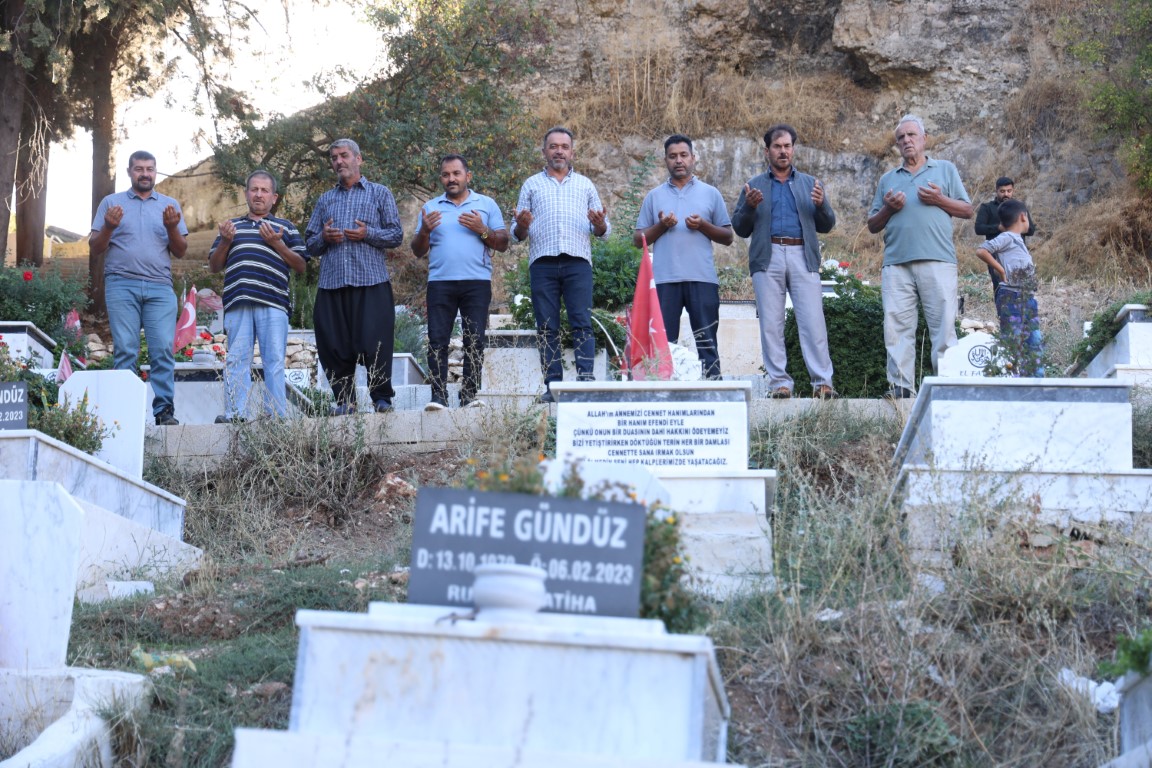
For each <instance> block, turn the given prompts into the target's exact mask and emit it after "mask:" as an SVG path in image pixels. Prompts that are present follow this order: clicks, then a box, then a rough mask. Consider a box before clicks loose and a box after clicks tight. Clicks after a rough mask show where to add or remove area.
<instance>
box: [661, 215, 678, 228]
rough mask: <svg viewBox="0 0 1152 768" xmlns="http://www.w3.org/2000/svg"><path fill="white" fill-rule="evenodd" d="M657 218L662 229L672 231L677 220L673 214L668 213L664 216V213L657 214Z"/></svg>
mask: <svg viewBox="0 0 1152 768" xmlns="http://www.w3.org/2000/svg"><path fill="white" fill-rule="evenodd" d="M657 218H658V219H660V225H661V226H662V227H664V229H673V228H675V226H676V222H677V219H676V214H674V213H669V214H668V215H667V216H665V215H664V211H660V213H659V214H657Z"/></svg>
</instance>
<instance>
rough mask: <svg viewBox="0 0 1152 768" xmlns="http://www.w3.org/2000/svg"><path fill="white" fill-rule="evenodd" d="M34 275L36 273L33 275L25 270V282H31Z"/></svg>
mask: <svg viewBox="0 0 1152 768" xmlns="http://www.w3.org/2000/svg"><path fill="white" fill-rule="evenodd" d="M33 277H35V275H33V274H32V273H31V272H25V273H24V282H26V283H27V282H29V281H30V280H31V279H32V278H33Z"/></svg>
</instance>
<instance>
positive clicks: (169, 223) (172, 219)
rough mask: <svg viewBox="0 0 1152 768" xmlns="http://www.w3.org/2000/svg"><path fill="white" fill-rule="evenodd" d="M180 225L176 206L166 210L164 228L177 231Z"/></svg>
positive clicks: (106, 218)
mask: <svg viewBox="0 0 1152 768" xmlns="http://www.w3.org/2000/svg"><path fill="white" fill-rule="evenodd" d="M104 220H105V221H107V220H108V217H107V216H105V217H104ZM179 223H180V211H178V210H176V206H174V205H170V206H168V207H167V208H165V209H164V228H165V229H175V228H176V225H178V224H179Z"/></svg>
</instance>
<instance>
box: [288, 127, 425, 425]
mask: <svg viewBox="0 0 1152 768" xmlns="http://www.w3.org/2000/svg"><path fill="white" fill-rule="evenodd" d="M328 159H329V162H330V163H331V165H332V170H333V171H335V173H336V176H337V177H338V178H339V183H337V184H336V186H335V187H334V188H332V189H330V190H328V191H327V192H325V193H324V194H322V195H320V199H319V200H317V201H316V208H315V209H314V210H313V211H312V218H311V219H310V220H309V221H308V228H307V229H306V231H305V238H304V239H305V242H306V243H307V245H308V252H309V253H311V254H312V255H313V256H316V257H318V258H319V259H320V284H319V287H318V290H317V291H316V306H315V308H314V309H313V313H312V314H313V318H314V320H315V325H316V353H317V354H318V355H319V356H320V364H321V365H323V366H324V370H325V371H327V373H328V380H329V381H330V382H331V384H332V393H333V395H334V396H335V398H336V404H335V405H334V406H333V407H332V414H333V415H334V416H343V415H346V414H349V413H354V412H355V411H356V405H355V401H356V379H355V376H356V363H357V362H360V361H362V362H363V363H364V367H365V368H366V369H367V371H368V391H369V393H370V395H371V398H372V403H373V405H374V406H375V407H376V411H377V412H378V413H384V412H387V411H391V410H392V398H393V397H394V396H395V391H394V390H393V389H392V346H393V344H394V340H393V336H394V333H395V330H396V307H395V302H394V299H393V297H392V283H391V282H390V281H389V277H388V265H387V263H386V262H385V258H386V257H387V255H388V253H387V252H388V249H389V248H395V247H397V246H398V245H400V242H401V241H402V240H403V237H404V233H403V230H402V229H401V227H400V212H399V211H398V210H397V209H396V199H395V198H394V197H392V191H391V190H389V189H388V187H386V186H384V185H383V184H376V183H374V182H371V181H368V179H366V178H364V177H363V176H362V175H361V173H360V166H361V165H362V164H363V162H364V158H363V157H362V156H361V155H360V147H359V145H357V144H356V142H354V141H352V140H351V139H337V140H336V141H334V142H332V144H331V146H329V148H328Z"/></svg>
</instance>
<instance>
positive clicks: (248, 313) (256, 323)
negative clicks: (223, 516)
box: [208, 171, 309, 424]
mask: <svg viewBox="0 0 1152 768" xmlns="http://www.w3.org/2000/svg"><path fill="white" fill-rule="evenodd" d="M244 198H245V200H247V202H248V213H247V215H245V216H240V217H239V218H235V219H228V220H227V221H224V222H222V223H221V224H220V234H219V235H217V237H216V241H215V242H213V243H212V250H211V251H210V252H209V256H208V268H209V269H210V270H211V271H213V272H220V271H223V272H224V331H225V332H226V333H227V334H228V359H227V362H226V363H225V366H224V414H223V415H221V416H217V417H216V423H217V424H230V423H232V422H234V421H244V420H245V418H246V417H247V414H248V393H249V391H250V390H251V388H252V348H253V343H254V342H257V341H258V342H259V343H260V360H261V362H262V363H263V367H264V387H265V389H267V390H268V395H269V397H270V400H269V401H268V402H265V403H264V407H263V411H264V412H265V413H267V414H268V415H270V416H279V417H284V416H287V415H288V400H287V397H286V394H287V393H286V391H285V385H284V353H285V350H286V348H287V345H288V314H289V312H290V311H291V304H292V297H291V294H290V293H289V292H288V277H289V275H290V271H294V272H298V273H303V272H304V269H305V267H306V263H305V262H306V261H307V259H308V258H309V256H308V251H307V250H305V248H304V238H302V237H300V231H299V230H297V229H296V226H295V225H294V224H293V223H292V222H290V221H288V220H287V219H278V218H276V217H274V216H271V215H270V213H271V211H272V208H273V207H274V206H275V205H276V201H277V200H279V199H280V196H279V195H278V194H277V189H276V179H274V178H273V177H272V174H270V173H269V172H268V171H253V172H252V173H250V174H248V181H247V182H246V183H245V185H244Z"/></svg>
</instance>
